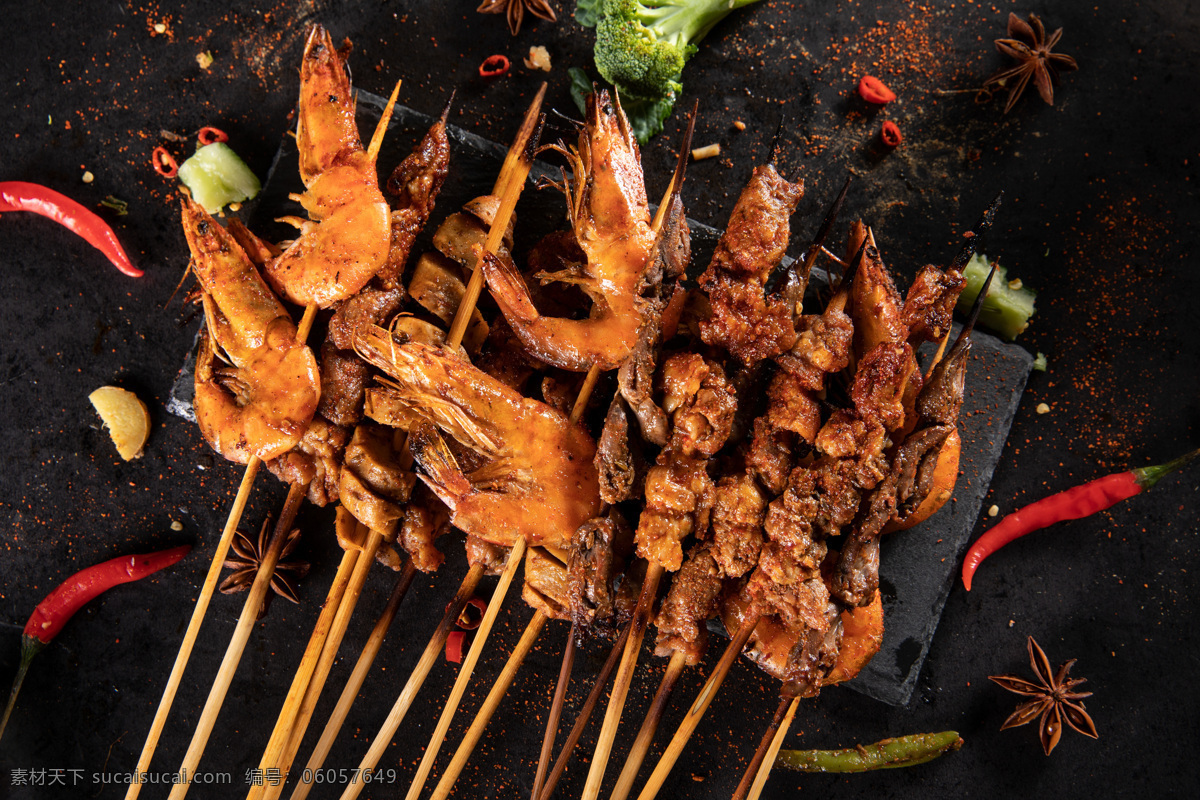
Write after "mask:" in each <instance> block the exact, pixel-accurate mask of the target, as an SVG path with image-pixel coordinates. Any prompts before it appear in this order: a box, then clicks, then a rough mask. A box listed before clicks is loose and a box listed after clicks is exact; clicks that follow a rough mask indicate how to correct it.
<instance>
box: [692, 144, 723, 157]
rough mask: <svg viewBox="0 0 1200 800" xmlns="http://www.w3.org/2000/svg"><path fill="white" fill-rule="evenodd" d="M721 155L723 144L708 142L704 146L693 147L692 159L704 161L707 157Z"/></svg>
mask: <svg viewBox="0 0 1200 800" xmlns="http://www.w3.org/2000/svg"><path fill="white" fill-rule="evenodd" d="M719 155H721V145H719V144H708V145H705V146H704V147H696V148H693V149H692V160H693V161H703V160H704V159H706V158H713V157H715V156H719Z"/></svg>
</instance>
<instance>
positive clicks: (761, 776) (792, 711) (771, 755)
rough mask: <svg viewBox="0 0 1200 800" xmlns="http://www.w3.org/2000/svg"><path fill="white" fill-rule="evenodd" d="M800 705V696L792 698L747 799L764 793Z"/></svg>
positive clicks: (750, 799)
mask: <svg viewBox="0 0 1200 800" xmlns="http://www.w3.org/2000/svg"><path fill="white" fill-rule="evenodd" d="M799 706H800V698H799V697H794V698H792V704H791V706H789V707H788V712H787V716H786V717H784V718H783V724H782V725H780V726H779V730H777V731H776V732H775V736H774V738H772V739H771V748H770V749H769V750H767V755H766V758H764V759H763V762H762V766H760V767H759V768H758V774H757V775H755V776H754V783H753V784H752V785H751V786H750V794H749V795H747V797H746V800H758V798H759V796H760V795H761V794H762V790H763V787H764V786H766V785H767V778H768V777H770V775H771V770H772V768H774V766H775V759H776V758H778V757H779V750H780V748H782V747H783V740H784V739H786V738H787V732H788V728H790V727H792V720H793V719H794V718H795V717H796V709H797V708H798V707H799Z"/></svg>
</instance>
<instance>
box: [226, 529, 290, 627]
mask: <svg viewBox="0 0 1200 800" xmlns="http://www.w3.org/2000/svg"><path fill="white" fill-rule="evenodd" d="M270 527H271V520H270V519H269V518H268V519H265V520H263V524H262V528H261V529H260V530H259V532H258V541H257V542H255V541H253V540H252V539H251V538H250V537H249V536H247V535H246V534H245V533H243V532H242V531H240V530H239V531H238V532H237V533H236V534H235V535H234V538H233V542H232V543H231V545H232V547H233V552H234V553H236V554H237V556H238V557H237V558H227V559H225V568H226V569H231V570H233V572H232V573H230V575H229V576H228V577H227V578H225V580H223V581H221V585H220V586H219V587H218V588H219V589H220V590H221V592H222V593H223V594H236V593H237V592H248V591H250V586H251V584H253V583H254V576H255V575H257V574H258V565H259V564H260V563H262V557H263V554H264V553H266V551H267V531H268V530H270ZM299 543H300V529H299V528H295V529H293V530H292V532H291V533H289V534H288V538H287V541H286V542H284V545H283V550H282V551H281V552H280V554H279V561H278V562H277V563H276V564H275V572H274V573H272V575H271V591H273V592H274V593H275V594H277V595H280V596H281V597H284V598H286V599H288V600H291V601H292V602H293V603H299V602H300V598H299V597H297V596H296V589H295V588H294V587H293V586H292V583H291V582H292V581H293V580H295V579H298V578H303V577H304V576H305V575H307V574H308V570H309V569H310V568H311V567H312V565H311V564H309V563H308V562H307V561H291V562H289V561H287V558H288V556H290V555H291V554H292V551H293V550H295V549H296V545H298V544H299ZM271 597H272V595H271V594H268V595H267V596H266V597H265V598H263V603H262V605H261V606H260V607H259V609H258V618H259V619H262V618H263V615H264V614H266V613H267V607H268V606H269V605H270V604H271Z"/></svg>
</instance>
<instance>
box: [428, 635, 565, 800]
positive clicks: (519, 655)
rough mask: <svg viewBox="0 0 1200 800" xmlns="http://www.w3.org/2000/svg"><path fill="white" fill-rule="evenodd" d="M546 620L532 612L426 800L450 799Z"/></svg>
mask: <svg viewBox="0 0 1200 800" xmlns="http://www.w3.org/2000/svg"><path fill="white" fill-rule="evenodd" d="M547 619H549V617H547V616H546V615H545V614H543V613H542V612H540V611H535V612H534V614H533V618H532V619H530V620H529V624H528V625H526V626H525V633H523V634H521V640H520V641H519V642H517V646H516V647H515V648H514V649H513V651H512V654H511V655H510V656H509V657H508V661H507V662H506V663H505V664H504V669H502V670H501V671H500V675H499V676H498V677H497V678H496V682H495V683H493V684H492V689H491V691H490V692H488V696H487V698H486V699H485V700H484V701H483V706H482V707H481V708H480V709H479V713H478V714H476V715H475V719H474V721H472V722H471V727H470V728H468V729H467V733H466V735H465V736H463V740H462V743H461V744H459V746H458V750H456V751H455V752H454V758H452V759H451V760H450V766H448V767H446V772H445V773H444V774H443V775H442V778H441V780H439V781H438V785H437V787H436V788H435V789H434V790H433V794H432V795H431V796H430V800H446V798H447V797H449V796H450V790H451V789H453V788H454V782H455V781H456V780H458V776H459V775H460V774H461V773H462V771H463V767H465V766H466V765H467V759H469V758H470V757H471V753H473V752H475V746H476V745H477V744H479V740H480V739H481V738H482V737H483V732H484V731H485V730H486V729H487V726H488V723H489V722H491V720H492V715H493V714H494V713H496V709H497V708H498V707H499V705H500V701H501V700H503V699H504V695H505V693H507V692H508V687H509V686H512V682H513V679H514V678H516V677H517V670H519V669H520V668H521V664H523V663H524V662H525V656H527V655H529V650H530V648H532V647H533V643H534V642H535V641H537V637H538V634H539V633H541V632H542V628H543V627H545V625H546V620H547Z"/></svg>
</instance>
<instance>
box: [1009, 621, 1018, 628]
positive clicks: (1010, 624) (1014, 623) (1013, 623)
mask: <svg viewBox="0 0 1200 800" xmlns="http://www.w3.org/2000/svg"><path fill="white" fill-rule="evenodd" d="M1016 624H1017V623H1016V620H1011V619H1010V620H1009V621H1008V627H1010V628H1011V627H1012V626H1013V625H1016Z"/></svg>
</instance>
